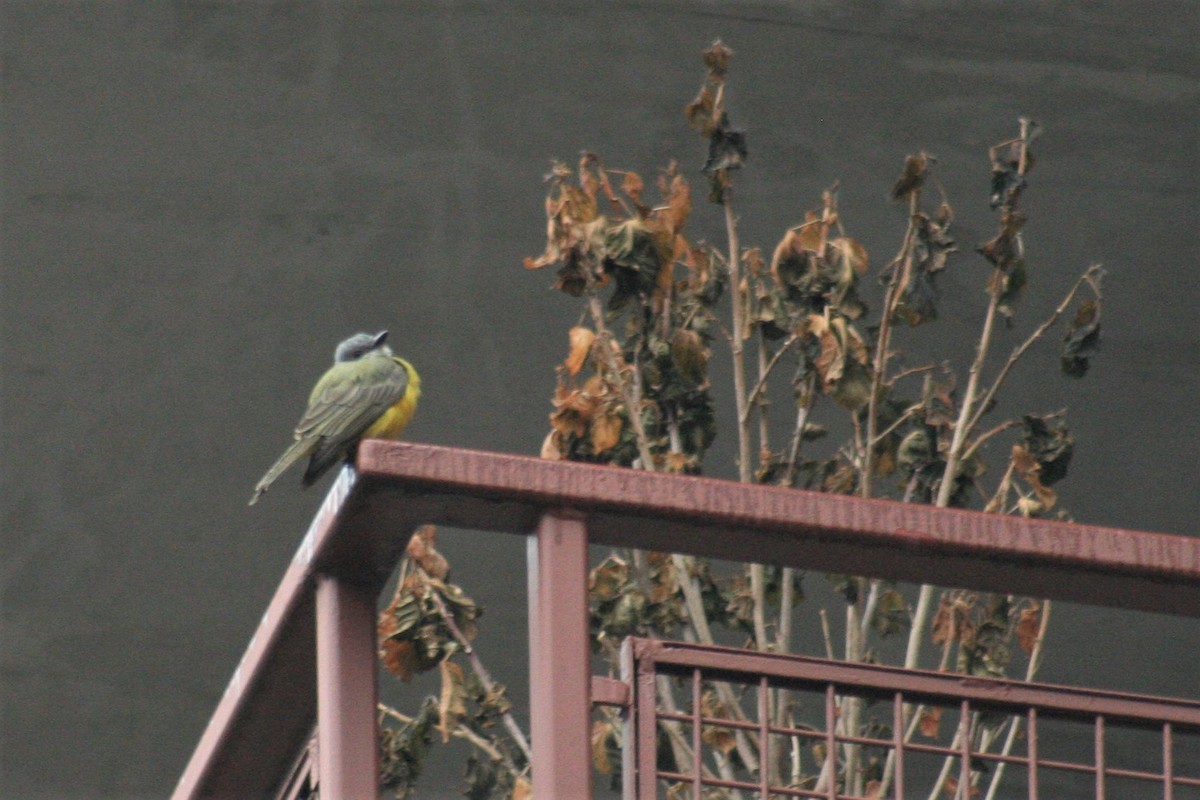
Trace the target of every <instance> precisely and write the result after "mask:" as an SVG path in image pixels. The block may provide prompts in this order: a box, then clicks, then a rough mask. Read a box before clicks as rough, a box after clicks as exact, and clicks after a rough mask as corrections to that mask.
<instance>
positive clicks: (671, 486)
mask: <svg viewBox="0 0 1200 800" xmlns="http://www.w3.org/2000/svg"><path fill="white" fill-rule="evenodd" d="M358 471H359V475H360V478H361V479H362V480H363V481H364V482H365V483H366V487H365V488H366V489H367V493H368V494H375V493H383V494H387V493H389V492H403V493H404V494H405V495H406V496H411V497H412V499H411V500H406V504H407V503H409V502H419V504H420V505H421V506H422V507H424V508H428V509H431V510H433V509H436V510H437V512H438V513H439V514H440V516H441V519H440V520H421V521H435V522H437V521H441V522H447V523H452V524H454V523H457V524H460V525H461V526H462V527H467V528H483V529H491V530H506V531H510V532H514V533H527V532H529V531H530V530H532V527H533V525H534V524H535V523H536V518H537V515H538V514H540V513H541V511H542V510H544V509H546V508H553V507H562V508H570V509H573V510H575V511H576V512H578V513H580V514H584V515H586V517H587V523H588V533H589V537H590V539H591V541H592V542H594V543H599V544H609V545H615V546H627V547H638V548H642V549H646V550H658V551H663V552H677V553H692V554H695V555H700V556H706V557H711V558H722V559H727V560H731V561H745V560H746V559H747V558H748V557H750V556H753V559H754V560H755V561H759V562H763V563H770V564H779V565H789V566H796V567H801V568H806V569H813V570H824V571H827V572H837V573H845V574H852V575H869V576H878V577H886V578H893V579H898V580H909V581H914V582H918V583H932V584H935V585H939V586H965V587H968V588H972V589H980V590H991V591H1003V592H1010V593H1017V594H1027V595H1031V596H1037V597H1051V598H1054V599H1062V600H1070V601H1075V602H1082V603H1088V604H1091V605H1102V606H1117V607H1121V608H1131V609H1139V610H1143V611H1155V612H1161V613H1173V614H1183V615H1187V616H1200V538H1192V537H1186V536H1176V535H1168V534H1160V533H1149V532H1145V531H1133V530H1121V529H1117V528H1107V527H1101V526H1097V525H1080V524H1075V523H1065V522H1058V521H1052V520H1038V519H1024V518H1020V517H1012V516H1005V515H1000V514H983V513H980V512H978V511H966V510H962V509H944V508H934V507H932V506H928V505H919V504H915V503H899V502H893V501H886V500H864V499H861V498H856V497H847V496H844V495H833V494H824V493H819V492H808V491H801V490H797V489H784V488H779V487H773V486H758V485H747V484H742V483H736V482H733V481H727V480H717V479H712V478H697V477H682V476H672V475H663V474H656V473H650V472H644V471H637V470H630V469H620V468H615V467H599V466H594V465H588V464H578V463H566V462H561V461H545V460H542V459H538V458H530V457H527V456H514V455H500V454H496V453H484V452H477V451H471V450H458V449H449V448H443V447H432V446H429V445H420V444H409V443H404V442H384V441H369V442H365V443H364V444H363V446H362V448H361V449H360V451H359V456H358ZM393 505H403V504H393ZM356 527H358V526H356ZM386 566H387V567H388V568H390V564H388V565H386Z"/></svg>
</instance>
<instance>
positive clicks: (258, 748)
mask: <svg viewBox="0 0 1200 800" xmlns="http://www.w3.org/2000/svg"><path fill="white" fill-rule="evenodd" d="M352 483H353V476H352V474H351V473H349V472H348V471H347V472H343V473H342V474H341V475H339V476H338V479H337V481H336V482H335V483H334V485H333V488H332V489H330V491H329V494H328V496H327V497H326V498H325V502H324V503H323V504H322V505H321V508H320V510H319V511H318V512H317V515H316V516H315V517H314V518H313V521H312V524H311V525H310V526H309V529H308V533H307V534H306V535H305V536H304V538H303V540H302V541H301V543H300V547H299V549H298V550H297V551H296V555H295V556H294V557H293V558H292V562H291V563H290V564H289V565H288V567H287V571H286V572H285V573H284V575H283V580H282V581H281V582H280V584H279V588H278V589H276V590H275V596H274V597H273V598H272V599H271V603H270V605H268V606H267V610H266V612H265V613H264V614H263V616H262V619H261V620H260V622H259V625H258V629H257V630H256V631H255V633H254V636H253V637H252V638H251V639H250V644H249V645H248V646H247V647H246V652H245V654H244V655H243V656H242V660H241V661H240V662H239V663H238V666H237V669H235V670H234V673H233V677H232V678H230V681H229V684H228V686H227V687H226V688H225V694H224V695H223V696H222V697H221V700H220V702H219V703H218V704H217V708H216V711H215V712H214V713H213V716H212V718H211V719H210V720H209V723H208V726H207V727H206V728H205V730H204V734H203V735H202V736H201V737H200V742H199V744H197V745H196V750H195V751H194V752H193V753H192V757H191V760H190V761H189V762H188V765H187V767H186V768H185V769H184V772H183V775H182V776H181V777H180V779H179V783H178V785H177V786H176V788H175V792H174V793H173V794H172V795H171V797H172V798H173V800H192V799H193V798H202V797H203V798H229V800H243V798H252V797H269V796H271V795H272V794H273V790H274V789H276V788H277V784H279V783H280V781H281V780H282V779H283V778H284V777H285V775H286V773H287V771H288V767H289V765H290V764H292V763H293V762H294V760H295V759H296V756H297V753H299V752H300V750H301V748H303V747H304V745H305V743H306V742H307V741H308V739H309V737H310V736H311V734H312V728H313V724H314V722H315V721H316V698H317V691H316V690H317V682H316V655H315V653H316V628H315V626H314V624H313V620H314V611H313V609H314V597H313V591H312V560H313V553H314V548H315V542H316V541H317V540H324V538H325V536H326V534H327V533H328V532H329V530H330V529H331V528H332V527H333V525H334V523H335V521H336V519H337V514H338V511H339V509H340V508H341V505H342V502H343V500H344V499H345V497H346V495H347V494H348V493H349V491H350V488H351V485H352Z"/></svg>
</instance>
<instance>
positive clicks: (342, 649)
mask: <svg viewBox="0 0 1200 800" xmlns="http://www.w3.org/2000/svg"><path fill="white" fill-rule="evenodd" d="M316 603H317V609H316V617H317V753H318V756H317V758H318V767H319V775H320V779H319V780H320V782H321V794H322V796H327V797H345V798H351V797H375V795H376V794H377V793H378V791H379V790H378V784H379V745H378V742H377V741H376V722H375V713H376V712H375V709H376V703H377V700H376V697H377V693H376V685H375V598H374V596H372V595H371V594H370V593H369V592H364V591H363V590H361V589H359V588H358V587H355V586H352V585H350V584H348V583H345V582H344V581H340V580H338V579H337V578H335V577H333V576H331V575H320V576H318V578H317V598H316Z"/></svg>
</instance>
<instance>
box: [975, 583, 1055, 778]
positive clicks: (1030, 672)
mask: <svg viewBox="0 0 1200 800" xmlns="http://www.w3.org/2000/svg"><path fill="white" fill-rule="evenodd" d="M1049 625H1050V601H1049V600H1043V601H1042V619H1041V621H1040V622H1039V624H1038V633H1037V641H1035V642H1034V643H1033V650H1032V651H1030V653H1029V665H1028V666H1027V667H1026V668H1025V682H1026V683H1029V682H1031V681H1033V679H1034V678H1035V677H1037V672H1038V669H1039V668H1040V667H1041V666H1042V654H1043V653H1044V652H1045V649H1044V648H1043V646H1042V645H1043V644H1044V643H1045V641H1046V629H1047V627H1049ZM1020 730H1021V718H1020V717H1016V716H1014V717H1013V718H1012V724H1011V725H1010V726H1009V728H1008V736H1007V738H1005V740H1004V747H1003V748H1001V750H1000V754H1001V755H1004V756H1007V755H1008V754H1009V753H1011V752H1012V748H1013V745H1014V744H1015V743H1016V741H1017V735H1018V734H1019V733H1020ZM1005 766H1006V762H1004V761H1001V762H1000V763H999V764H997V765H996V771H995V772H993V773H992V781H991V784H990V785H989V786H988V790H987V795H986V796H985V797H984V800H995V797H996V792H997V791H999V789H1000V780H1001V778H1003V777H1004V768H1005Z"/></svg>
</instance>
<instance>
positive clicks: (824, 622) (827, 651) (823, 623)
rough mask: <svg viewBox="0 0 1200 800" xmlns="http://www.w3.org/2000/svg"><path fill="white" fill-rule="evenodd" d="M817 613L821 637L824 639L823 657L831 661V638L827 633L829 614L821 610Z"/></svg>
mask: <svg viewBox="0 0 1200 800" xmlns="http://www.w3.org/2000/svg"><path fill="white" fill-rule="evenodd" d="M817 613H818V614H820V616H821V635H822V636H824V638H825V657H826V658H828V659H829V660H830V661H832V660H833V637H832V636H831V635H830V633H829V614H827V613H825V609H823V608H822V609H821V610H820V611H819V612H817Z"/></svg>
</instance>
